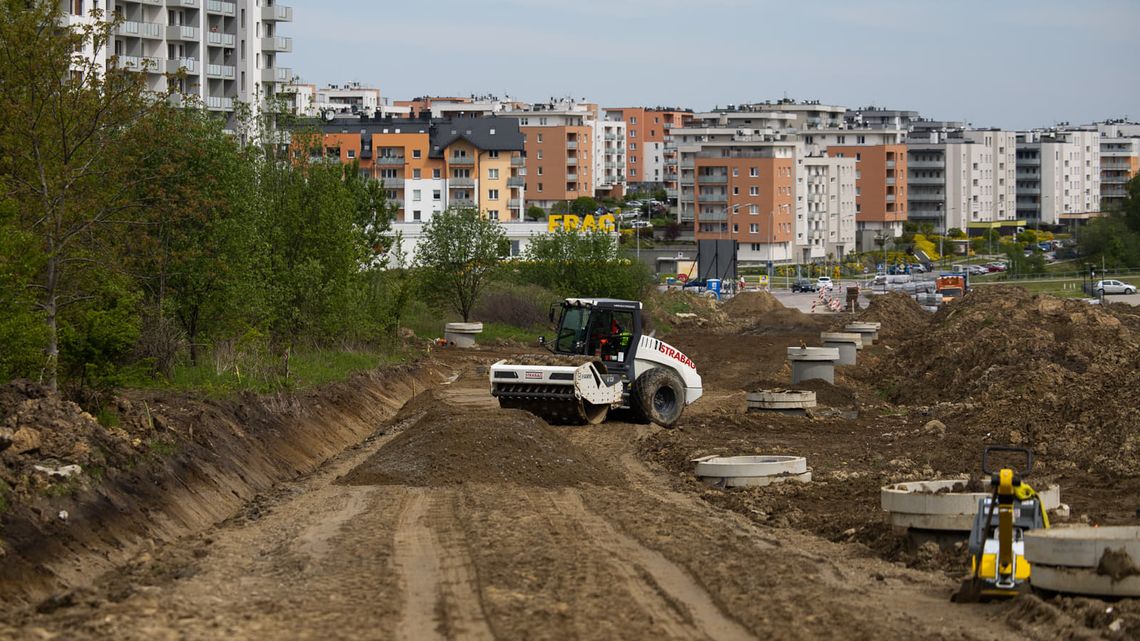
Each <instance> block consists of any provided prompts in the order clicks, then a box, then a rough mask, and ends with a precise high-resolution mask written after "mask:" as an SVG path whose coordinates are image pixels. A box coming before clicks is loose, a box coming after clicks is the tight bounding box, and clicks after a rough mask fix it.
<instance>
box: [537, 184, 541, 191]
mask: <svg viewBox="0 0 1140 641" xmlns="http://www.w3.org/2000/svg"><path fill="white" fill-rule="evenodd" d="M538 190H539V191H542V183H538Z"/></svg>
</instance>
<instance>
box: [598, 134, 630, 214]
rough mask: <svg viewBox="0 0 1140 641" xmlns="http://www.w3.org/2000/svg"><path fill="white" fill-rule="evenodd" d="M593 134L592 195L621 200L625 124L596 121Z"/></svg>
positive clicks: (624, 185)
mask: <svg viewBox="0 0 1140 641" xmlns="http://www.w3.org/2000/svg"><path fill="white" fill-rule="evenodd" d="M594 132H595V133H594V149H595V153H594V193H595V194H596V195H598V196H602V195H605V196H609V197H611V198H621V197H622V196H624V195H625V187H626V184H627V179H626V175H625V172H626V162H625V157H626V151H625V144H626V143H625V141H626V124H625V122H624V121H622V120H610V119H609V118H606V119H605V120H596V121H595V129H594Z"/></svg>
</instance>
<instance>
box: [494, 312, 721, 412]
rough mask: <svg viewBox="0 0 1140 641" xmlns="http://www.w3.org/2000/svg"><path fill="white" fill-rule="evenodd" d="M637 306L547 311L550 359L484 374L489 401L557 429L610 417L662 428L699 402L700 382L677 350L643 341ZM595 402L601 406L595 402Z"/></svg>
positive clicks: (513, 363)
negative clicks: (622, 414) (613, 413)
mask: <svg viewBox="0 0 1140 641" xmlns="http://www.w3.org/2000/svg"><path fill="white" fill-rule="evenodd" d="M641 312H642V306H641V303H640V302H639V301H629V300H619V299H613V298H568V299H566V300H565V301H562V303H560V304H558V305H555V306H552V307H551V310H550V320H551V322H552V323H554V327H555V331H556V333H555V336H554V338H553V340H551V341H547V340H546V339H545V337H543V338H540V339H539V342H540V343H542V344H543V345H545V346H546V347H547V349H548V350H550V352H552V354H550V355H542V356H538V357H532V358H527V357H524V358H521V359H517V360H510V361H506V360H504V361H499V362H498V363H495V364H494V365H493V366H492V367H491V393H492V394H493V395H494V396H496V397H498V398H499V403H500V405H502V406H503V407H517V408H521V409H526V410H528V411H531V412H533V413H535V414H538V415H540V416H542V417H543V418H546V419H547V420H551V421H553V422H560V423H598V422H601V421H602V420H604V419H605V416H606V414H607V413H608V410H609V409H618V408H628V409H630V410H631V411H632V413H633V415H634V417H635V418H637V419H641V420H648V421H652V422H654V423H658V424H660V425H664V426H666V427H670V426H672V425H674V424H675V423H676V422H677V420H678V419H680V417H681V412H682V410H683V409H684V406H685V405H688V404H690V403H692V402H693V401H695V400H697V399H698V398H700V396H701V392H702V387H701V377H700V375H698V374H697V370H696V366H695V365H694V364H693V361H692V360H690V359H689V358H688V357H687V356H685V355H684V354H683V353H682V352H681V351H680V350H678V349H676V348H674V347H672V346H671V345H668V344H667V343H665V342H663V341H660V340H658V339H656V338H653V337H652V336H646V335H645V334H644V333H643V325H642V313H641ZM599 401H601V402H599Z"/></svg>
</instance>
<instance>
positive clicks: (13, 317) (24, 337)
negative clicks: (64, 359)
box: [0, 201, 45, 381]
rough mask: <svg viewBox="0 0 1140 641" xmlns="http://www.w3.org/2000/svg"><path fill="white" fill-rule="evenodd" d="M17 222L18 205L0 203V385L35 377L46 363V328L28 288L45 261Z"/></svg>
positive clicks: (32, 240)
mask: <svg viewBox="0 0 1140 641" xmlns="http://www.w3.org/2000/svg"><path fill="white" fill-rule="evenodd" d="M15 220H16V206H15V203H13V202H12V201H0V310H4V311H3V313H0V345H2V346H3V347H2V348H0V381H7V380H8V379H10V378H13V377H16V376H31V375H32V374H33V372H34V371H35V370H37V369H38V368H39V366H40V365H41V364H42V361H43V358H42V356H43V340H44V329H45V327H44V324H43V319H42V318H41V317H40V314H39V313H37V312H36V311H35V296H34V295H33V293H32V290H31V289H30V288H29V287H28V286H29V285H30V284H31V283H32V282H33V280H34V279H35V277H36V274H37V273H38V272H39V270H40V268H41V258H42V257H41V255H40V254H39V251H38V247H37V246H36V243H35V239H34V238H33V237H32V235H31V234H28V233H26V232H24V231H22V230H21V229H20V228H19V227H18V226H17V225H16V224H15Z"/></svg>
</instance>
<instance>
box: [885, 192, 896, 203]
mask: <svg viewBox="0 0 1140 641" xmlns="http://www.w3.org/2000/svg"><path fill="white" fill-rule="evenodd" d="M887 202H888V203H893V202H895V195H894V194H887Z"/></svg>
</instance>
